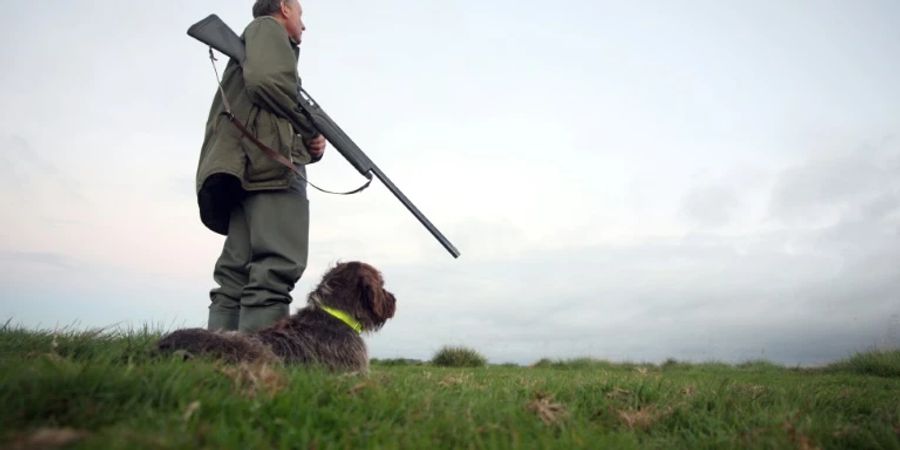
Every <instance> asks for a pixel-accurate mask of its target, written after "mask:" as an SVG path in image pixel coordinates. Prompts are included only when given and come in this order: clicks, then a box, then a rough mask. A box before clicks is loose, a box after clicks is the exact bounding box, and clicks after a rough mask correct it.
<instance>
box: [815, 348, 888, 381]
mask: <svg viewBox="0 0 900 450" xmlns="http://www.w3.org/2000/svg"><path fill="white" fill-rule="evenodd" d="M827 368H828V369H831V370H838V371H842V372H853V373H858V374H864V375H876V376H880V377H900V350H887V351H877V350H876V351H871V352H866V353H857V354H855V355H853V356H852V357H850V359H845V360H843V361H838V362H836V363H833V364H830V365H829V366H828V367H827Z"/></svg>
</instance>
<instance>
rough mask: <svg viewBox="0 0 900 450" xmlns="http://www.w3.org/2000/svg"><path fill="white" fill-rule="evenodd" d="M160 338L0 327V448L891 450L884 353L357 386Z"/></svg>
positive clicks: (535, 371)
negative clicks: (174, 345) (183, 347)
mask: <svg viewBox="0 0 900 450" xmlns="http://www.w3.org/2000/svg"><path fill="white" fill-rule="evenodd" d="M157 337H158V336H157V335H156V334H154V333H153V332H152V331H150V330H140V331H135V332H130V333H115V334H111V333H106V334H104V333H84V332H74V331H70V332H64V333H58V334H51V333H46V332H34V331H25V330H20V329H10V328H8V327H7V328H3V329H0V405H2V406H0V448H55V447H54V445H56V446H59V445H62V444H65V445H68V446H70V448H83V449H93V448H113V449H115V448H123V449H124V448H129V449H130V448H316V449H329V448H409V449H420V448H448V449H449V448H452V449H456V448H491V449H492V448H497V449H501V448H565V449H569V448H606V447H609V448H625V449H627V448H640V449H646V448H651V449H652V448H660V449H663V448H664V449H669V448H686V449H687V448H690V449H695V448H699V449H704V448H708V449H713V448H734V447H737V448H786V449H793V448H796V449H812V448H886V449H898V448H900V400H898V399H900V376H898V372H897V369H898V368H900V365H898V352H887V353H885V352H881V353H871V354H870V353H867V354H862V355H857V356H855V357H853V358H850V359H849V360H847V361H843V362H840V363H837V364H834V365H832V366H829V367H826V368H822V369H815V370H810V369H785V368H782V367H779V366H776V365H773V364H770V363H766V362H761V361H756V362H751V363H748V364H745V365H739V366H729V365H725V364H688V363H684V362H678V361H668V362H666V363H665V364H662V365H659V366H656V365H650V364H614V363H611V362H606V361H597V360H590V359H580V360H569V361H552V360H546V361H543V362H539V363H538V364H535V365H534V366H533V367H514V366H486V367H477V368H445V367H437V366H435V365H432V364H407V363H406V362H408V361H401V362H399V363H398V361H386V362H385V364H381V363H375V364H373V366H372V369H371V373H370V374H369V376H367V377H366V376H361V375H335V374H330V373H328V372H325V371H323V370H320V369H316V368H302V367H300V368H297V367H291V368H285V367H267V366H251V365H243V366H240V365H239V366H233V365H231V366H229V365H224V364H221V363H217V362H214V361H202V360H200V361H197V360H192V361H189V362H182V361H180V360H178V359H177V358H162V357H159V356H157V355H155V354H153V352H152V351H151V349H152V344H153V342H154V341H155V340H156V339H157ZM67 448H69V447H67Z"/></svg>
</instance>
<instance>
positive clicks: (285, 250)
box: [208, 178, 309, 332]
mask: <svg viewBox="0 0 900 450" xmlns="http://www.w3.org/2000/svg"><path fill="white" fill-rule="evenodd" d="M308 244H309V201H308V200H307V198H306V182H305V181H303V180H302V179H300V178H296V179H295V181H294V183H293V184H292V185H291V187H290V189H287V190H281V191H259V192H248V193H247V194H246V196H245V197H244V198H243V200H242V201H241V202H240V203H239V204H238V205H237V206H235V207H234V209H233V210H232V211H231V218H230V219H229V223H228V237H227V238H226V239H225V245H224V247H223V248H222V254H221V255H220V256H219V259H218V260H217V261H216V266H215V270H214V271H213V279H214V280H215V281H216V283H217V284H218V285H219V287H217V288H214V289H212V290H211V291H210V300H211V304H210V306H209V323H208V327H209V329H210V330H240V331H242V332H251V331H256V330H259V329H261V328H265V327H267V326H269V325H271V324H273V323H274V322H276V321H278V320H279V319H281V318H284V317H287V316H288V314H289V307H288V305H289V304H290V303H291V290H293V289H294V285H295V284H296V283H297V280H299V279H300V276H301V275H303V271H304V270H305V269H306V262H307V255H308V247H309V245H308Z"/></svg>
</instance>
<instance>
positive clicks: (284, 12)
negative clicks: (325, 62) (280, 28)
mask: <svg viewBox="0 0 900 450" xmlns="http://www.w3.org/2000/svg"><path fill="white" fill-rule="evenodd" d="M262 16H272V17H274V18H275V20H277V21H278V22H279V23H281V24H282V25H284V28H285V29H286V30H287V33H288V36H290V37H291V39H292V40H293V41H294V42H296V43H297V44H299V43H300V40H301V38H302V36H303V30H305V29H306V25H303V19H302V16H303V8H301V7H300V2H299V0H256V3H254V4H253V18H254V19H255V18H257V17H262Z"/></svg>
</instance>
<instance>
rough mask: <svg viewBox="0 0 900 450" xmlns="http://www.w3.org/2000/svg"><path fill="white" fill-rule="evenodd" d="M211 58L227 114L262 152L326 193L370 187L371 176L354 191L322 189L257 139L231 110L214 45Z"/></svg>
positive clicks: (349, 192)
mask: <svg viewBox="0 0 900 450" xmlns="http://www.w3.org/2000/svg"><path fill="white" fill-rule="evenodd" d="M209 60H210V62H212V66H213V72H215V74H216V83H218V85H219V94H220V95H221V96H222V104H223V106H224V107H225V115H226V116H227V117H228V120H229V121H230V122H231V123H232V124H234V126H235V128H237V129H238V131H240V132H241V134H243V135H244V137H246V138H247V139H250V142H253V143H254V144H256V146H257V147H259V149H260V150H262V152H263V153H264V154H265V155H266V156H268V157H269V158H271V159H273V160H275V161H276V162H278V163H280V164H281V165H283V166H285V167H287V168H288V169H290V170H291V171H292V172H294V173H295V174H296V175H297V176H298V177H300V178H301V179H302V180H303V181H305V182H306V183H307V184H309V185H310V186H312V187H313V188H315V189H316V190H318V191H319V192H323V193H325V194H334V195H351V194H356V193H357V192H362V191H363V190H365V189H366V188H367V187H369V184H371V183H372V179H371V178H369V179H368V181H366V183H365V184H363V185H362V186H360V187H358V188H356V189H354V190H352V191H347V192H335V191H330V190H327V189H322V188H320V187H318V186H316V185H315V184H313V183H312V182H310V181H309V179H308V178H306V176H305V175H304V174H303V172H301V171H300V170H299V169H297V167H295V166H294V164H293V163H292V162H291V160H290V159H288V158H287V157H285V156H284V155H282V154H281V153H278V152H276V151H275V150H272V148H271V147H269V146H268V145H266V144H263V143H262V141H260V140H259V139H257V138H256V136H254V135H253V133H251V132H250V130H248V129H247V127H245V126H244V124H243V123H241V121H240V120H238V119H237V117H235V115H234V112H232V110H231V104H229V103H228V97H226V96H225V88H223V87H222V81H221V80H220V79H219V70H218V69H217V68H216V57H215V55H213V51H212V47H210V48H209Z"/></svg>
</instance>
